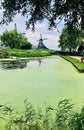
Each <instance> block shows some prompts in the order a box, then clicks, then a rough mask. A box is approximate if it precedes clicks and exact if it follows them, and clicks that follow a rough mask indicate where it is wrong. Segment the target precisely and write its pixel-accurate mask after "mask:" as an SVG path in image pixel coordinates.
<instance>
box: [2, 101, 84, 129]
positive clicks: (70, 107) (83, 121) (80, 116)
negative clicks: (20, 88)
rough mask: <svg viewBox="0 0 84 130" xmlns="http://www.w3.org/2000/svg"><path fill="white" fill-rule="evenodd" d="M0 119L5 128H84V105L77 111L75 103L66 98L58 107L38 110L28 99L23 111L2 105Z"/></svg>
mask: <svg viewBox="0 0 84 130" xmlns="http://www.w3.org/2000/svg"><path fill="white" fill-rule="evenodd" d="M0 119H1V120H3V121H4V122H5V123H4V124H5V126H4V128H5V130H84V107H82V109H81V111H80V112H76V111H74V104H72V103H71V101H70V100H69V99H64V100H61V101H59V102H58V105H57V107H56V108H53V107H51V106H47V107H46V108H45V111H44V112H42V109H41V108H38V109H37V111H36V110H35V109H34V108H33V106H32V104H31V103H30V102H29V101H28V100H27V99H26V100H25V101H24V111H22V112H15V111H14V109H13V108H11V107H9V106H7V105H0Z"/></svg>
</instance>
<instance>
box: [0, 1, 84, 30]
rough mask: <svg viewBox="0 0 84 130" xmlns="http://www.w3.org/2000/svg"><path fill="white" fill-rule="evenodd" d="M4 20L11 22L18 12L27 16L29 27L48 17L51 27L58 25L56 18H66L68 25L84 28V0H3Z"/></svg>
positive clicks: (3, 21)
mask: <svg viewBox="0 0 84 130" xmlns="http://www.w3.org/2000/svg"><path fill="white" fill-rule="evenodd" d="M2 6H3V9H4V10H3V20H2V22H1V23H9V22H10V21H12V19H13V18H14V16H15V15H16V14H17V13H21V15H23V16H24V17H26V18H27V21H26V26H27V28H29V27H30V25H32V29H34V27H35V23H36V22H37V21H42V20H44V19H47V20H48V22H49V26H48V27H49V28H52V27H57V24H58V23H59V22H58V23H57V22H56V20H57V21H58V20H59V21H61V20H64V21H65V24H66V25H67V26H69V27H70V28H71V27H74V26H75V27H80V28H81V29H82V30H84V22H83V21H84V0H3V2H2Z"/></svg>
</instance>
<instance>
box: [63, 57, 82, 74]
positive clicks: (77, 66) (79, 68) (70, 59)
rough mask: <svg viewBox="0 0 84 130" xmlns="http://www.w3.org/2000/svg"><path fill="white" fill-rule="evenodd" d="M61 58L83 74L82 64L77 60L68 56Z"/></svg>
mask: <svg viewBox="0 0 84 130" xmlns="http://www.w3.org/2000/svg"><path fill="white" fill-rule="evenodd" d="M61 57H62V58H64V59H65V60H67V61H69V62H70V63H72V64H73V65H74V67H75V68H76V69H77V70H78V71H79V72H81V73H84V62H81V61H79V60H78V59H75V58H72V57H70V56H64V55H61Z"/></svg>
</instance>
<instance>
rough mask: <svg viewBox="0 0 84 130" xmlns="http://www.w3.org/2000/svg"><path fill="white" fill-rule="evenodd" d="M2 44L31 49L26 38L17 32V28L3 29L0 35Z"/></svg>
mask: <svg viewBox="0 0 84 130" xmlns="http://www.w3.org/2000/svg"><path fill="white" fill-rule="evenodd" d="M0 38H1V41H2V43H3V45H5V46H6V47H10V48H17V49H31V47H32V45H31V44H30V43H29V42H28V41H27V38H26V37H25V36H24V35H22V34H21V33H18V32H17V30H16V29H15V30H12V31H7V30H6V31H5V32H4V33H3V34H2V35H1V36H0Z"/></svg>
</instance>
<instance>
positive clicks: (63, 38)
mask: <svg viewBox="0 0 84 130" xmlns="http://www.w3.org/2000/svg"><path fill="white" fill-rule="evenodd" d="M82 38H83V36H82V32H81V30H80V29H78V28H73V29H70V28H69V29H68V28H66V27H65V28H63V30H62V33H61V35H60V40H59V42H60V44H59V47H61V50H62V51H65V50H66V49H68V50H69V52H71V51H72V50H76V48H77V46H78V45H79V44H80V42H81V39H82Z"/></svg>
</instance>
